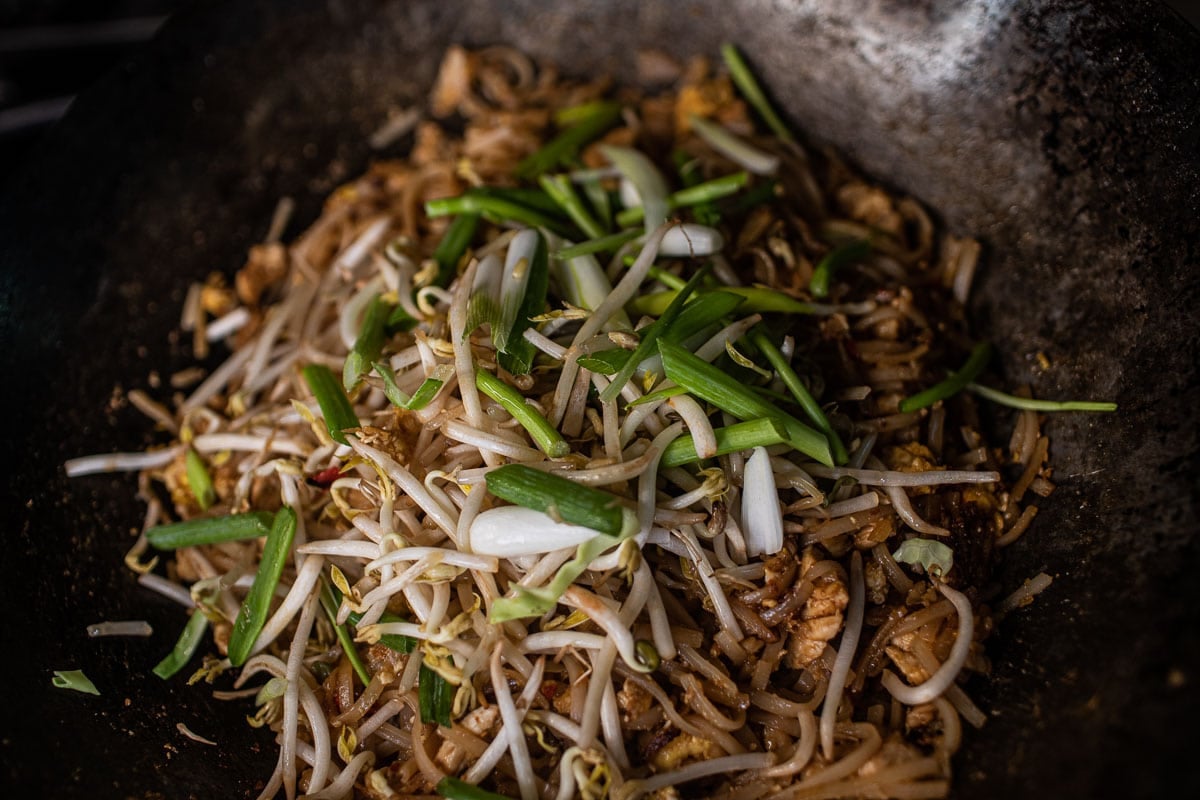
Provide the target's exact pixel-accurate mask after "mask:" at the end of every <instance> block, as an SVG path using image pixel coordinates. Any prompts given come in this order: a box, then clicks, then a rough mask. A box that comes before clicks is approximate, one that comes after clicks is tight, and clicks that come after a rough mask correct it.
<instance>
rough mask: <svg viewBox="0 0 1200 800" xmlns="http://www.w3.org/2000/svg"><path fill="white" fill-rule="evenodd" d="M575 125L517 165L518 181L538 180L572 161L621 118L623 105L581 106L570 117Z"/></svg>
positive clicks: (599, 103) (593, 104) (605, 103)
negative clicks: (523, 179) (569, 160)
mask: <svg viewBox="0 0 1200 800" xmlns="http://www.w3.org/2000/svg"><path fill="white" fill-rule="evenodd" d="M569 116H570V118H571V119H572V120H574V124H573V125H572V126H571V127H570V128H567V129H566V130H565V131H563V132H562V133H560V134H559V135H558V136H556V137H554V139H552V140H550V141H549V142H547V143H546V145H545V146H543V147H542V149H541V150H538V151H537V152H535V153H534V154H533V155H531V156H529V157H528V158H526V159H525V160H523V161H522V162H521V163H519V164H517V169H516V174H517V177H518V178H536V177H537V176H538V175H541V174H542V173H543V172H549V171H550V170H552V169H554V168H555V167H556V166H558V165H559V164H561V163H562V162H563V161H565V160H567V159H569V158H572V157H573V156H574V155H575V154H576V153H578V152H579V150H580V148H582V147H583V146H584V145H585V144H587V143H588V142H590V141H592V140H593V139H595V138H597V137H598V136H600V134H602V133H604V132H605V131H607V130H608V129H609V128H611V127H613V126H614V125H616V124H617V122H619V121H620V119H621V106H620V104H619V103H612V102H597V103H589V104H587V105H585V106H580V107H578V109H577V110H575V111H574V112H573V113H572V114H571V115H569Z"/></svg>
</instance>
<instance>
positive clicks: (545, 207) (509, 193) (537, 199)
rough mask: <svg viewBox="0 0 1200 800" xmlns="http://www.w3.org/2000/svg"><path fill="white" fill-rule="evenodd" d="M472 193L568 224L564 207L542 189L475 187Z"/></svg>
mask: <svg viewBox="0 0 1200 800" xmlns="http://www.w3.org/2000/svg"><path fill="white" fill-rule="evenodd" d="M471 192H472V193H473V194H481V195H485V196H487V197H500V198H503V199H505V200H510V201H512V202H514V203H516V204H517V205H521V206H525V207H526V208H532V209H534V210H535V211H541V212H542V213H543V214H545V215H547V216H549V217H553V218H554V219H556V220H558V221H559V222H566V220H567V217H566V216H565V215H564V214H563V209H562V206H560V205H559V204H558V202H557V201H555V199H554V198H553V197H551V196H550V195H549V194H547V193H546V192H545V191H543V190H542V189H531V188H526V187H523V186H512V187H510V186H474V187H472V188H471Z"/></svg>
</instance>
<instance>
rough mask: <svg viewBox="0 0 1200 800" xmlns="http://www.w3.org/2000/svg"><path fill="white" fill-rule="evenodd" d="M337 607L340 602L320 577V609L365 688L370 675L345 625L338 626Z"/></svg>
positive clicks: (327, 582) (331, 588)
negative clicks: (322, 610)
mask: <svg viewBox="0 0 1200 800" xmlns="http://www.w3.org/2000/svg"><path fill="white" fill-rule="evenodd" d="M339 605H341V600H340V599H338V598H337V597H336V596H335V595H334V593H333V587H332V586H330V585H329V581H327V580H325V577H324V576H322V577H321V608H323V609H325V616H326V617H328V618H329V624H330V625H332V626H333V633H334V635H335V636H337V640H338V644H340V645H341V646H342V652H343V653H345V654H346V658H347V659H348V660H349V661H350V666H351V667H353V668H354V672H355V674H356V675H358V679H359V680H360V681H362V684H363V686H366V685H368V684H369V683H370V682H371V673H370V672H368V671H367V665H366V664H364V663H363V660H362V657H361V656H360V655H359V654H358V648H357V647H355V646H354V637H353V636H351V635H350V631H349V630H347V629H346V626H345V625H339V624H338V621H337V614H338V606H339ZM360 619H361V616H360Z"/></svg>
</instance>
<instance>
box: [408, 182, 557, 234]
mask: <svg viewBox="0 0 1200 800" xmlns="http://www.w3.org/2000/svg"><path fill="white" fill-rule="evenodd" d="M425 214H426V215H427V216H429V217H446V216H449V215H451V214H480V215H482V216H484V217H486V218H488V219H490V220H491V221H492V222H495V223H497V224H502V223H505V222H519V223H521V224H522V225H527V226H529V227H530V228H545V229H546V230H549V231H553V232H554V233H556V234H558V235H559V236H570V235H571V229H570V226H568V225H564V224H563V223H562V222H560V221H559V220H557V219H555V218H553V217H551V216H550V215H548V214H546V213H545V212H544V211H539V210H537V209H535V208H529V207H528V206H524V205H521V204H520V203H517V202H515V201H513V200H509V199H508V198H506V197H497V196H495V195H490V194H484V193H481V192H478V191H475V190H474V189H469V190H467V192H466V193H464V194H460V195H459V196H458V197H443V198H439V199H437V200H430V201H428V202H426V203H425Z"/></svg>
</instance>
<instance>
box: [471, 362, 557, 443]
mask: <svg viewBox="0 0 1200 800" xmlns="http://www.w3.org/2000/svg"><path fill="white" fill-rule="evenodd" d="M475 385H476V386H477V387H479V391H481V392H483V393H484V394H486V395H487V396H488V397H490V398H492V399H493V400H495V401H496V402H497V403H499V404H500V405H501V406H502V407H503V408H504V410H505V411H507V412H508V413H509V414H510V415H511V416H512V418H513V419H515V420H516V421H517V422H519V423H521V427H522V428H524V429H525V430H526V431H527V432H528V433H529V436H530V438H532V439H533V441H534V442H535V443H537V446H538V447H539V448H540V449H541V451H542V452H543V453H545V454H546V455H548V456H550V457H551V458H562V457H563V456H565V455H567V454H568V453H570V452H571V446H570V445H569V444H567V441H566V439H563V437H562V434H561V433H559V432H558V430H557V429H555V427H554V426H553V425H551V424H550V422H549V420H547V419H546V418H545V417H544V416H542V415H541V414H540V413H539V412H538V410H537V409H536V408H534V407H533V406H531V405H529V404H528V403H526V402H525V398H524V396H522V394H521V393H520V392H518V391H517V390H516V389H514V388H513V387H511V386H509V385H508V384H507V383H505V382H504V381H502V380H500V379H499V378H498V377H496V376H495V375H493V374H492V373H490V372H488V371H487V370H483V369H480V370H476V371H475Z"/></svg>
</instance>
